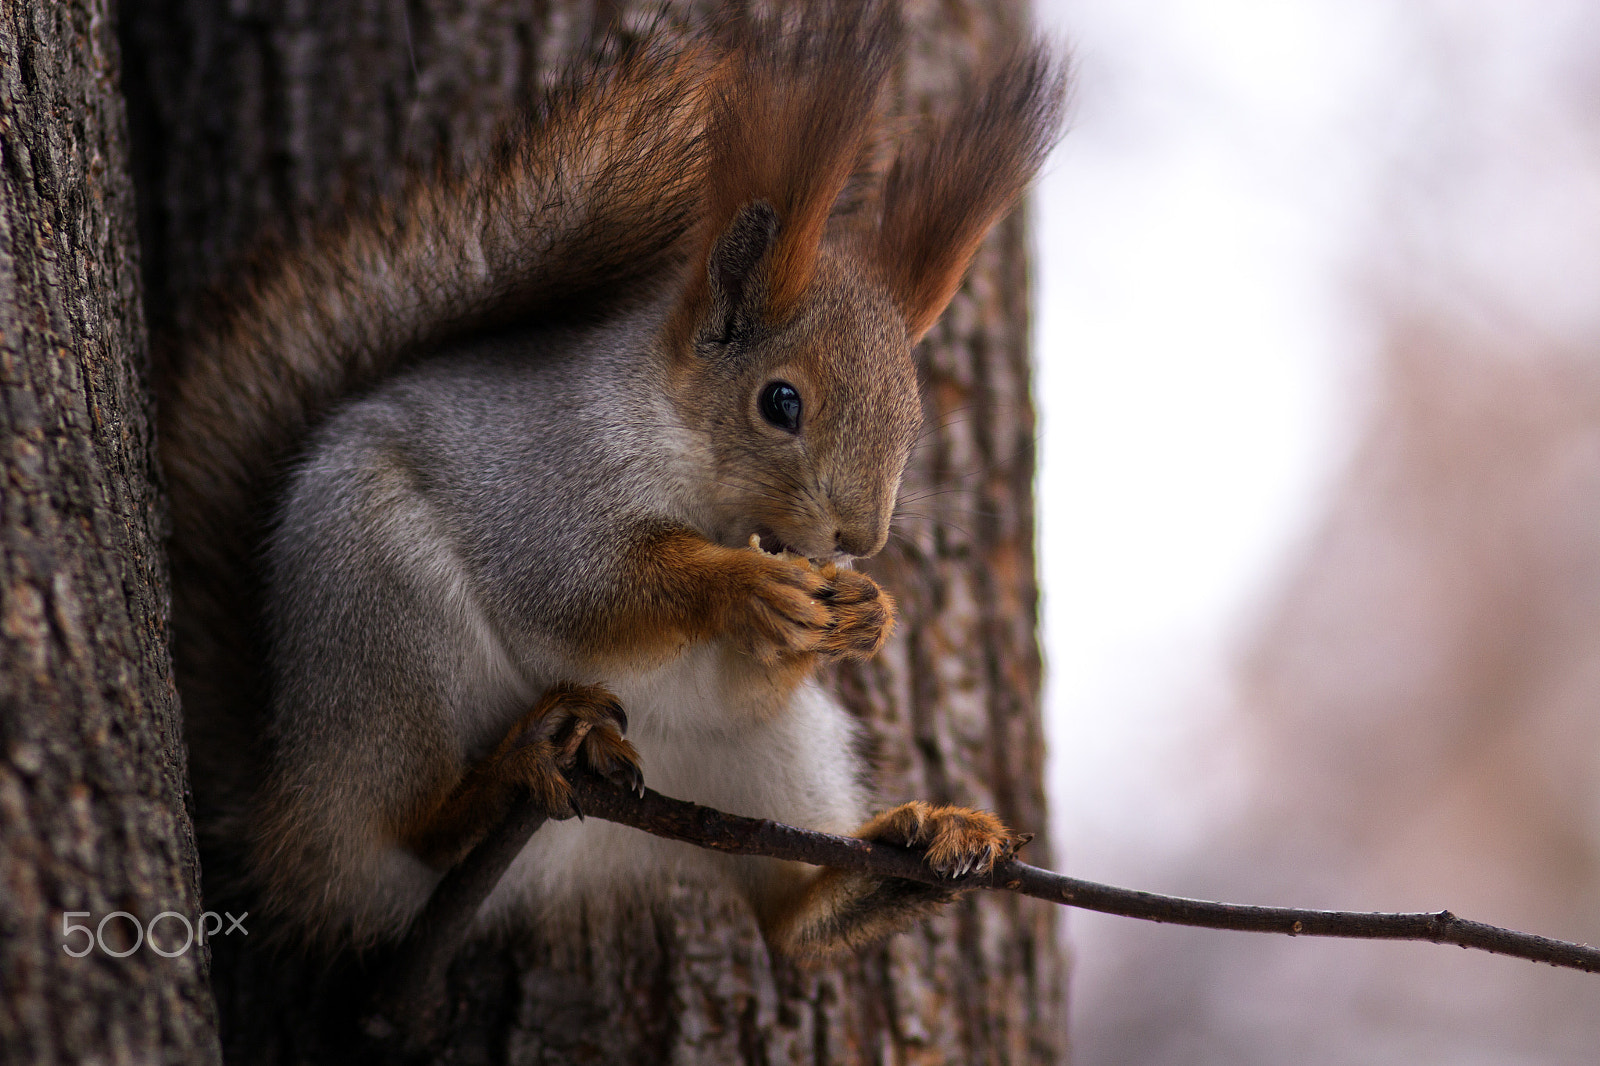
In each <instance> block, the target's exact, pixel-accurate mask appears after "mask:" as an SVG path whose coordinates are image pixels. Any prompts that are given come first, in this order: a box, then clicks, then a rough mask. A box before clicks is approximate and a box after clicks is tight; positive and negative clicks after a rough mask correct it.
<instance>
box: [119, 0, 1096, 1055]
mask: <svg viewBox="0 0 1600 1066" xmlns="http://www.w3.org/2000/svg"><path fill="white" fill-rule="evenodd" d="M686 6H687V5H678V6H676V7H675V8H674V10H675V11H677V12H679V13H681V12H682V11H684V10H685V8H686ZM701 6H702V7H703V6H706V5H701ZM619 8H620V9H623V10H621V11H620V13H621V14H622V15H623V16H624V17H633V15H634V12H633V11H632V9H631V7H630V6H629V5H626V4H621V5H619V4H615V3H605V2H560V3H557V2H540V0H532V2H529V3H521V4H514V5H510V4H502V3H495V2H492V0H452V2H448V3H446V2H443V0H435V2H403V0H325V2H322V3H317V4H312V3H309V2H306V3H297V2H290V3H271V4H268V3H266V2H264V0H262V2H258V3H255V4H251V3H249V2H243V3H236V4H231V5H226V6H225V5H220V4H214V3H203V2H201V0H132V2H131V3H130V4H129V5H128V6H127V7H126V9H125V10H126V16H125V26H124V40H125V42H126V50H127V53H128V55H129V57H130V80H129V93H130V106H131V108H132V117H133V123H134V126H133V128H134V134H135V152H136V164H137V165H136V174H137V177H138V181H139V190H140V206H141V220H140V225H141V234H142V236H143V238H144V241H145V249H146V252H147V257H146V261H145V269H146V278H147V291H148V292H149V294H150V300H151V313H152V315H153V316H155V317H156V318H157V319H164V318H168V316H170V318H171V319H173V320H181V318H182V316H183V315H185V314H190V313H194V312H192V311H188V310H185V309H186V308H194V307H200V306H203V304H198V303H195V302H194V301H193V300H192V296H193V294H194V293H195V292H196V291H197V290H198V289H200V288H201V287H203V286H204V285H205V283H206V282H207V281H208V280H210V279H212V278H215V277H216V276H218V275H219V273H220V272H221V271H223V270H225V269H226V268H227V264H228V263H229V261H230V259H231V258H232V257H234V256H237V255H239V254H240V253H241V252H243V251H245V250H247V249H248V248H249V247H250V245H251V244H252V242H253V241H254V240H256V239H257V238H258V237H259V235H260V233H261V232H262V231H263V230H264V229H267V230H272V229H276V230H279V231H281V232H294V231H296V230H297V229H299V228H300V227H302V226H304V225H305V224H306V223H307V222H308V221H309V220H310V219H312V218H314V217H316V215H317V213H318V212H319V211H322V210H326V209H327V207H326V205H328V204H331V203H338V202H341V201H343V200H345V199H347V198H349V197H362V196H366V195H370V194H373V193H381V192H383V191H387V190H390V189H393V188H394V187H395V186H396V184H397V183H398V181H399V179H400V177H401V175H402V174H403V173H404V170H405V168H406V167H407V166H412V165H417V164H422V163H426V162H427V161H429V160H430V159H432V158H434V157H435V156H436V155H437V154H439V153H448V154H450V155H470V154H472V153H474V152H477V151H481V150H482V148H483V147H484V146H485V145H486V144H487V143H488V141H489V138H490V135H491V133H492V131H493V129H494V127H495V125H496V123H497V122H498V121H500V120H501V119H502V118H504V117H505V116H506V115H508V114H510V113H511V112H512V111H514V109H515V108H516V107H517V106H518V104H519V102H520V101H522V100H524V99H526V97H527V96H528V94H529V93H530V92H531V91H532V90H533V89H534V87H536V86H537V85H539V84H540V83H541V81H543V80H544V79H546V78H548V77H549V76H550V74H551V73H552V72H553V71H554V70H556V69H557V68H558V67H559V66H560V65H561V63H563V62H564V61H565V60H566V59H568V58H569V57H571V56H573V55H575V54H576V53H577V50H578V49H580V48H582V47H584V46H585V45H584V42H585V41H586V40H588V39H589V38H590V37H591V36H592V34H593V33H594V31H595V30H596V29H597V28H599V27H603V26H605V25H606V24H607V23H608V22H609V21H610V20H611V19H612V18H613V17H615V16H616V15H618V14H619ZM907 8H908V14H909V15H910V19H911V23H912V31H911V33H910V39H911V42H912V46H911V53H910V55H909V57H908V61H907V64H906V66H905V69H904V70H903V71H902V72H901V85H902V89H903V91H904V93H905V94H906V97H907V99H908V100H909V101H910V102H911V107H912V109H913V110H916V109H918V108H921V107H924V106H928V105H930V104H931V103H932V102H933V101H935V100H937V99H938V98H939V97H940V96H942V95H944V94H947V93H950V92H954V91H957V90H958V85H959V80H960V77H961V74H962V72H963V71H966V70H969V69H971V68H972V67H973V66H974V65H975V64H977V63H979V62H980V61H981V58H982V57H983V56H985V55H988V54H991V53H992V52H993V51H996V50H1000V49H1003V48H1004V46H1005V43H1006V42H1007V41H1008V40H1009V39H1011V38H1013V37H1014V36H1015V35H1016V34H1017V33H1018V32H1019V31H1020V29H1021V27H1022V25H1023V19H1024V16H1023V13H1022V5H1021V4H1020V3H1017V2H1008V3H994V2H990V0H943V2H940V3H933V2H931V0H928V2H918V3H911V4H908V5H907ZM1025 322H1026V277H1025V268H1024V229H1023V225H1022V223H1021V221H1020V220H1018V219H1015V218H1014V219H1012V220H1010V221H1008V222H1007V223H1005V224H1004V225H1002V226H1001V227H1000V228H999V229H998V230H997V231H996V233H995V234H994V236H993V238H992V239H991V241H990V243H989V245H988V246H987V247H986V248H985V249H984V250H983V251H982V252H981V253H980V256H979V259H978V262H977V264H976V268H975V270H974V271H973V276H972V279H971V281H970V282H969V284H968V285H967V286H966V287H965V288H964V289H963V290H962V292H961V293H960V294H958V295H957V297H956V299H955V302H954V303H953V304H952V306H951V308H950V310H949V311H948V312H947V313H946V315H945V317H944V319H943V321H942V322H941V323H940V324H939V325H938V326H937V327H935V329H934V331H933V333H932V334H931V335H930V338H929V340H928V342H927V343H925V344H924V345H923V347H922V350H921V353H920V357H921V360H922V364H923V370H924V390H925V403H926V408H927V433H926V439H925V440H924V442H923V444H922V446H921V447H920V448H919V449H918V451H917V453H916V455H915V457H914V458H913V465H912V469H911V470H910V472H909V474H908V477H907V482H906V487H905V490H904V493H903V496H902V500H903V506H902V510H903V511H904V514H903V516H902V517H901V518H900V519H899V520H898V521H897V523H896V535H895V536H894V537H893V538H892V539H891V546H890V548H889V550H887V551H886V552H885V553H884V555H882V556H881V557H880V558H879V559H877V560H874V561H873V563H872V566H871V567H870V569H871V571H872V573H873V574H874V576H876V577H877V578H878V579H879V580H880V581H882V582H883V583H884V584H885V586H886V587H888V588H889V589H891V590H892V591H893V592H894V594H895V595H896V597H897V598H898V599H899V601H900V603H901V604H902V614H901V622H902V625H901V629H900V631H899V633H898V635H897V636H896V637H895V638H894V640H893V642H892V643H891V644H890V646H889V647H888V648H887V649H886V650H885V652H884V654H883V655H882V656H881V657H880V658H879V659H878V660H877V661H875V662H873V663H871V664H868V665H866V666H864V667H860V668H850V669H844V670H841V671H839V672H838V673H837V675H836V677H835V680H836V683H837V685H838V687H839V689H840V691H841V692H842V693H843V695H844V697H845V698H846V700H847V701H848V702H849V704H850V706H851V707H852V708H854V709H855V710H857V711H858V712H859V713H860V715H861V716H862V719H863V721H864V722H865V723H866V733H867V734H868V736H869V737H870V741H869V744H870V748H871V750H870V755H871V756H872V759H873V761H874V764H875V766H876V767H877V769H878V778H877V779H878V784H879V786H880V790H881V794H882V796H883V797H884V799H885V800H898V799H904V798H911V797H921V798H927V799H932V800H941V801H948V802H957V803H970V804H977V805H981V806H988V807H992V808H993V809H995V810H997V811H999V812H1000V813H1001V814H1002V815H1003V816H1004V817H1005V818H1006V819H1007V820H1008V821H1009V822H1010V823H1011V824H1013V825H1015V826H1017V827H1018V828H1021V829H1028V830H1034V831H1039V832H1041V833H1042V831H1043V829H1044V828H1045V824H1044V823H1045V806H1044V796H1043V788H1042V782H1041V769H1042V759H1043V742H1042V739H1041V735H1040V724H1039V705H1038V690H1039V658H1038V651H1037V646H1036V642H1035V635H1034V615H1035V610H1034V608H1035V598H1036V590H1035V579H1034V563H1033V555H1032V547H1033V521H1032V503H1031V491H1032V477H1033V434H1034V429H1033V417H1032V408H1031V401H1030V397H1029V392H1028V356H1027V347H1026V339H1027V338H1026V326H1025ZM647 773H648V770H647ZM1042 845H1043V840H1042V837H1041V841H1040V842H1039V843H1037V844H1035V845H1033V846H1032V848H1033V850H1032V851H1030V853H1029V855H1028V857H1029V858H1030V860H1031V861H1034V862H1040V863H1044V862H1048V859H1049V856H1048V854H1046V852H1045V849H1044V847H1043V846H1042ZM219 969H220V971H221V972H220V974H219V980H218V995H219V1000H220V1006H221V1010H222V1014H223V1018H224V1042H225V1046H226V1049H227V1052H228V1054H229V1057H230V1058H232V1059H234V1060H236V1061H240V1062H245V1061H249V1062H280V1061H283V1062H287V1061H297V1060H303V1059H307V1058H318V1057H328V1056H330V1055H331V1054H334V1052H333V1051H331V1050H330V1044H329V1040H330V1037H329V1030H328V1028H327V1024H326V1020H327V1018H328V1017H330V1016H331V1015H334V1014H337V1013H339V1012H340V1011H341V1010H342V1009H343V1007H342V1005H341V1004H339V1003H338V1002H337V1000H338V995H339V993H340V991H341V990H342V989H343V988H345V987H347V986H346V985H345V984H344V983H343V982H342V981H341V980H339V979H332V980H329V979H327V978H322V979H305V980H295V981H293V982H291V983H290V984H288V985H286V984H285V983H284V977H283V974H282V973H274V972H273V971H271V970H269V969H268V968H267V966H266V965H265V964H263V963H261V962H260V960H248V959H246V960H239V961H235V960H224V961H223V962H222V963H219ZM452 982H453V985H452V987H453V996H454V998H455V1001H456V1003H457V1009H458V1016H459V1020H460V1022H461V1024H462V1028H461V1035H460V1037H459V1038H458V1040H457V1043H456V1045H455V1047H454V1048H453V1050H452V1052H451V1056H450V1061H456V1062H489V1061H509V1062H528V1063H534V1062H537V1063H569V1062H570V1063H578V1062H628V1063H656V1062H659V1063H669V1062H672V1063H739V1064H751V1066H754V1064H767V1063H801V1062H804V1063H831V1062H839V1063H855V1062H862V1063H867V1062H874V1063H876V1062H882V1063H891V1062H892V1063H933V1062H961V1063H986V1062H996V1063H999V1062H1006V1063H1021V1062H1053V1061H1058V1060H1060V1059H1061V1058H1062V1057H1063V1054H1064V1044H1065V1031H1064V1024H1065V1012H1064V1009H1063V1004H1062V983H1063V962H1062V959H1061V957H1060V953H1059V949H1058V938H1057V927H1056V916H1055V914H1054V913H1053V908H1051V907H1050V906H1049V905H1048V904H1044V903H1040V902H1037V901H1030V900H1025V899H1019V898H1000V897H997V896H986V897H981V898H979V897H974V898H972V899H969V900H966V901H964V902H962V903H960V904H958V905H956V906H953V907H951V908H949V909H948V910H947V911H946V912H944V913H943V914H942V915H941V916H939V917H938V918H936V919H935V920H933V921H931V922H930V923H928V924H927V926H926V927H925V928H922V929H919V930H917V931H915V932H913V933H910V934H907V935H904V936H901V937H898V938H896V939H895V940H894V941H892V942H891V943H889V944H887V945H884V946H882V947H879V948H877V949H874V950H870V951H866V952H863V953H862V954H860V955H859V956H857V957H854V958H851V959H849V960H847V961H845V962H843V963H840V964H837V965H832V966H827V967H822V968H814V969H801V968H797V967H793V966H790V965H787V964H781V963H780V964H774V962H773V961H772V960H771V959H770V958H769V956H768V954H767V951H766V949H765V947H764V945H763V944H762V942H761V939H760V937H759V935H758V933H757V931H756V927H755V923H754V921H753V919H752V918H751V916H750V915H749V914H748V913H746V912H745V910H744V908H743V905H742V904H740V903H738V902H737V901H735V900H732V899H723V898H719V897H715V896H708V894H707V893H706V892H705V891H704V890H703V889H700V888H698V887H696V886H692V885H668V886H664V888H663V893H662V898H661V900H660V902H659V903H658V904H657V905H655V906H654V907H653V908H651V909H650V910H648V911H647V912H642V913H638V914H635V915H634V916H632V917H631V918H630V919H628V920H627V921H624V922H622V923H620V924H619V923H616V922H608V923H606V924H604V925H598V924H597V925H595V926H594V927H592V928H584V929H582V930H579V931H578V935H577V936H575V937H573V938H570V939H566V940H562V941H560V942H543V943H541V942H534V941H528V940H523V941H518V942H516V943H513V944H483V945H479V946H476V947H474V948H473V949H471V950H470V951H469V952H468V953H467V956H466V957H465V958H463V959H461V960H459V961H458V964H457V965H456V966H455V967H454V969H453V977H452ZM319 1019H320V1020H319Z"/></svg>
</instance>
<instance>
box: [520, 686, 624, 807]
mask: <svg viewBox="0 0 1600 1066" xmlns="http://www.w3.org/2000/svg"><path fill="white" fill-rule="evenodd" d="M627 728H628V716H627V714H626V713H624V712H623V710H622V704H620V703H619V702H617V698H616V697H615V696H613V695H612V694H611V693H610V692H607V691H606V690H605V689H603V688H601V687H600V686H598V685H556V686H554V687H552V688H551V689H550V690H549V691H548V692H546V693H545V695H544V698H543V699H541V700H540V701H539V703H538V704H537V705H536V706H535V707H534V708H533V710H531V711H529V712H528V713H527V714H525V715H523V716H522V719H521V720H520V721H518V722H517V724H516V725H514V726H513V727H512V728H511V731H510V732H508V733H507V734H506V737H505V739H504V740H502V741H501V742H500V746H499V748H498V749H496V751H495V755H494V757H495V759H496V761H500V762H503V763H504V764H505V766H504V772H505V773H507V774H508V775H510V776H511V777H513V778H515V779H517V780H519V781H520V782H521V783H522V784H523V785H524V786H525V787H527V789H528V790H529V791H530V792H532V793H533V794H534V795H535V796H537V797H538V798H539V800H540V802H541V803H542V804H543V805H544V808H545V810H546V811H548V812H549V814H550V817H552V818H570V817H571V816H572V815H574V814H578V813H581V812H579V811H578V810H577V809H576V808H575V807H574V806H573V803H572V787H571V786H570V785H569V784H567V779H566V771H568V770H570V769H572V768H573V767H574V766H576V765H579V764H581V765H582V766H584V767H585V768H586V769H589V770H592V771H594V772H595V773H597V774H599V775H600V776H601V777H604V778H605V779H606V780H608V781H610V782H611V783H612V784H614V785H616V786H617V787H618V788H625V789H628V790H629V791H632V792H641V793H642V792H643V790H644V773H643V772H642V771H641V770H640V768H639V753H638V752H637V751H635V750H634V747H633V745H632V744H630V743H628V741H627V740H626V739H625V738H624V737H623V733H624V732H625V731H626V730H627Z"/></svg>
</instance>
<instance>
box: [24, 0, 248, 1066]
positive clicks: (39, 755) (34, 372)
mask: <svg viewBox="0 0 1600 1066" xmlns="http://www.w3.org/2000/svg"><path fill="white" fill-rule="evenodd" d="M109 14H110V13H109V12H108V10H107V3H106V2H105V0H34V2H22V0H17V2H7V3H5V4H4V5H0V478H3V480H4V490H3V496H0V980H3V986H4V995H3V996H0V1059H4V1060H5V1061H8V1062H30V1063H51V1062H156V1061H169V1062H194V1063H201V1062H207V1061H215V1060H216V1059H217V1057H218V1048H217V1040H216V1029H215V1022H214V1020H213V1015H214V1012H213V1008H212V1005H211V996H210V992H209V991H208V989H207V987H206V983H205V973H204V964H203V959H202V952H201V950H199V949H197V948H195V947H193V946H191V947H190V949H189V950H187V951H184V952H182V953H181V954H178V955H177V956H176V957H174V958H166V957H164V956H163V955H162V954H161V953H159V952H158V951H156V950H153V948H152V943H151V942H150V941H149V940H148V939H145V940H144V942H143V943H142V944H139V945H138V947H137V948H135V947H134V945H135V943H136V938H135V933H134V930H133V921H134V920H136V921H138V923H139V925H140V927H141V929H143V928H146V927H148V925H149V923H150V921H151V919H153V918H155V917H156V916H157V915H158V914H160V913H161V912H163V911H173V912H176V913H177V914H178V915H180V916H182V917H183V918H184V919H187V920H190V921H193V920H195V919H198V917H199V915H200V907H199V900H200V894H199V884H198V866H197V863H196V858H195V851H194V841H193V834H192V831H191V828H190V822H189V816H188V814H187V812H186V811H185V809H184V802H183V795H184V788H185V782H184V776H185V772H184V758H183V743H182V736H181V731H180V729H179V728H178V717H177V706H176V701H175V699H174V697H173V690H172V680H171V666H170V660H169V656H168V652H167V612H168V605H169V596H168V587H167V578H166V571H165V562H164V558H163V554H162V547H161V535H162V524H163V522H164V512H163V510H162V504H161V496H160V493H159V491H158V490H157V488H156V485H157V480H156V477H155V466H154V448H153V446H152V444H153V442H152V440H151V433H150V426H151V420H150V410H149V389H148V385H147V380H146V379H147V374H146V373H145V366H144V359H145V337H144V319H143V315H142V311H141V308H140V303H139V278H138V269H137V267H138V264H137V257H136V255H135V246H134V239H133V238H134V206H133V190H132V185H131V182H130V180H129V176H128V168H127V136H126V131H125V128H124V119H123V108H122V101H121V97H120V95H119V89H118V72H117V64H118V50H117V42H116V39H115V36H114V33H113V28H112V23H111V20H110V17H109ZM68 911H74V912H87V913H86V914H80V916H78V917H75V918H73V919H72V921H73V922H74V924H78V925H86V926H88V927H89V929H90V930H95V929H97V928H100V931H101V937H100V939H99V941H98V942H97V943H95V944H94V945H93V947H92V948H91V949H90V950H89V951H88V952H87V953H86V954H84V955H83V956H82V957H81V958H80V957H74V956H73V955H71V954H68V952H67V951H65V950H64V948H66V947H70V948H72V949H73V951H74V952H79V951H82V950H83V949H84V948H85V946H86V944H87V942H88V941H89V940H90V939H91V938H90V934H86V933H83V932H76V933H74V934H72V935H71V936H70V937H64V936H63V915H64V913H65V912H68ZM116 911H122V912H126V914H128V915H131V918H128V917H116V918H113V919H111V920H109V921H108V922H107V923H106V924H105V926H104V927H103V928H101V927H100V923H101V921H102V919H105V918H106V916H108V915H111V914H112V913H113V912H116ZM139 936H140V937H141V938H142V933H141V934H139ZM184 940H185V936H184V934H183V932H182V924H181V922H178V921H176V920H174V919H172V918H167V919H164V920H163V921H162V923H161V924H160V925H159V926H158V934H157V939H156V941H155V946H158V947H160V948H161V949H162V950H164V951H167V952H177V950H178V949H179V948H180V947H181V946H182V944H183V942H184ZM124 952H126V955H125V957H122V958H117V957H114V955H113V953H119V954H120V953H124Z"/></svg>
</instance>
